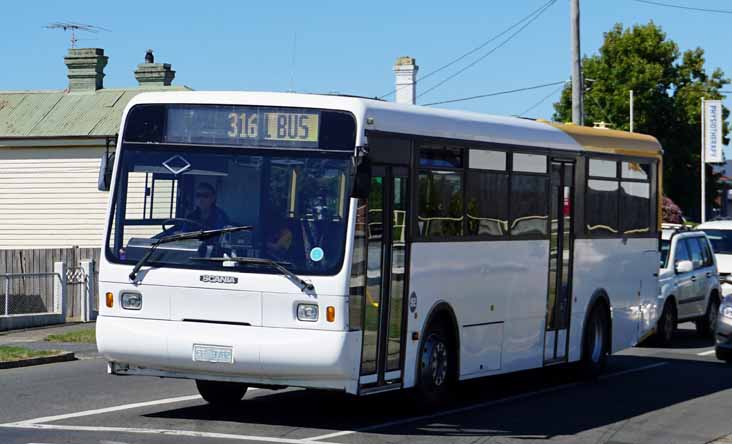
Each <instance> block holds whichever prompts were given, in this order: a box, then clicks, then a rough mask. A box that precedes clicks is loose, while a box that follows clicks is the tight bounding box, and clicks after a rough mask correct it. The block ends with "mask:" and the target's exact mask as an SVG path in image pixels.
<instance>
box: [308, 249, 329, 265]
mask: <svg viewBox="0 0 732 444" xmlns="http://www.w3.org/2000/svg"><path fill="white" fill-rule="evenodd" d="M323 256H325V253H324V252H323V249H322V248H320V247H315V248H313V249H312V250H310V260H311V261H313V262H320V261H321V260H323Z"/></svg>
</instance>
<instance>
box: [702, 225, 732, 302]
mask: <svg viewBox="0 0 732 444" xmlns="http://www.w3.org/2000/svg"><path fill="white" fill-rule="evenodd" d="M696 229H697V230H701V231H703V232H704V233H706V235H707V238H708V239H709V242H711V243H712V249H713V250H714V256H715V258H716V260H717V269H718V270H719V277H720V278H721V280H722V295H723V296H727V295H728V294H732V284H729V283H725V281H726V280H732V220H714V221H710V222H705V223H703V224H701V225H697V227H696Z"/></svg>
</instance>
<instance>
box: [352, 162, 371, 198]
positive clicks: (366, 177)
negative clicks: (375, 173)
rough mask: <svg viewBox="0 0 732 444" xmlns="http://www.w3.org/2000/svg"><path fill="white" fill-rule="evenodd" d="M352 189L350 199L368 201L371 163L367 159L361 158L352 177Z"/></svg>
mask: <svg viewBox="0 0 732 444" xmlns="http://www.w3.org/2000/svg"><path fill="white" fill-rule="evenodd" d="M353 176H354V177H353V189H352V190H351V197H355V198H356V199H368V198H369V193H370V192H371V161H370V160H369V158H368V157H361V158H360V159H359V161H358V164H357V165H356V171H355V174H354V175H353Z"/></svg>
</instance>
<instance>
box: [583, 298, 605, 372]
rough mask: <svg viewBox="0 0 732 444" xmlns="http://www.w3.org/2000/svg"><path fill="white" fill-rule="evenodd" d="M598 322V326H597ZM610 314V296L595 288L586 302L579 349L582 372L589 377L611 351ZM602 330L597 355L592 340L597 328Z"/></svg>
mask: <svg viewBox="0 0 732 444" xmlns="http://www.w3.org/2000/svg"><path fill="white" fill-rule="evenodd" d="M598 324H599V326H598ZM612 325H613V323H612V315H611V305H610V298H608V296H607V292H605V290H603V289H598V290H595V292H594V293H593V294H592V297H591V298H590V301H589V303H588V304H587V310H586V311H585V319H584V322H583V324H582V348H581V349H580V353H581V358H580V363H581V366H582V370H583V373H584V374H585V375H586V376H589V377H596V376H597V375H598V374H599V373H600V372H601V371H602V370H603V368H604V366H605V361H606V359H607V356H608V355H609V354H610V353H611V352H612V336H613V335H612V331H613V330H612V329H613V327H612ZM598 328H599V329H600V330H602V331H601V332H599V333H601V334H603V335H604V337H603V338H602V339H601V344H600V346H601V347H602V348H601V350H600V351H599V352H600V355H599V356H595V355H596V354H597V353H596V351H597V350H595V349H596V348H597V347H596V346H594V344H593V342H594V341H595V338H596V337H597V334H598V331H597V329H598Z"/></svg>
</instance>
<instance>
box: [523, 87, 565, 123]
mask: <svg viewBox="0 0 732 444" xmlns="http://www.w3.org/2000/svg"><path fill="white" fill-rule="evenodd" d="M564 83H565V84H566V82H564ZM562 88H564V85H560V86H559V88H557V89H555V90H553V91H552V92H550V93H549V94H547V95H546V96H544V97H542V98H541V100H539V101H538V102H536V103H534V104H533V105H531V106H530V107H528V108H527V109H526V110H525V111H524V112H522V113H520V114H519V116H525V115H526V114H528V113H530V112H531V111H533V110H534V109H535V108H536V107H537V106H539V105H541V104H542V103H544V102H546V101H547V99H549V97H552V96H553V95H554V94H556V93H558V92H559V91H561V90H562Z"/></svg>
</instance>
